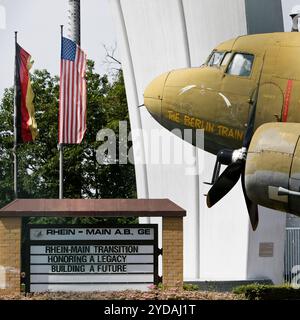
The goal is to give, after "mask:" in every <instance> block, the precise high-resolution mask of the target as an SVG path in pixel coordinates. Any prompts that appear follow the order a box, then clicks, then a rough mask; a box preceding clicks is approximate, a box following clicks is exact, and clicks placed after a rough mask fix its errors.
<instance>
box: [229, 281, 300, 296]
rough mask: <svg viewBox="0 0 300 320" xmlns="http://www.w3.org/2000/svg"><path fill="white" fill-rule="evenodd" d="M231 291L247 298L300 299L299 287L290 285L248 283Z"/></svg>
mask: <svg viewBox="0 0 300 320" xmlns="http://www.w3.org/2000/svg"><path fill="white" fill-rule="evenodd" d="M233 293H235V294H242V295H244V296H245V297H246V299H249V300H300V289H294V288H293V287H291V286H290V285H282V286H275V285H263V284H250V285H245V286H239V287H236V288H234V289H233Z"/></svg>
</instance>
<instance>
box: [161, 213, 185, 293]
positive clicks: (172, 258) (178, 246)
mask: <svg viewBox="0 0 300 320" xmlns="http://www.w3.org/2000/svg"><path fill="white" fill-rule="evenodd" d="M162 227H163V232H162V233H163V234H162V241H163V245H162V247H163V287H164V288H174V287H177V288H182V286H183V219H182V217H163V225H162Z"/></svg>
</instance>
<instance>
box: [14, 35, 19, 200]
mask: <svg viewBox="0 0 300 320" xmlns="http://www.w3.org/2000/svg"><path fill="white" fill-rule="evenodd" d="M17 42H18V31H15V77H14V148H13V156H14V198H15V199H18V154H17V149H18V137H17V95H18V93H17Z"/></svg>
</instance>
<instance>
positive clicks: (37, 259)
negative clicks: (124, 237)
mask: <svg viewBox="0 0 300 320" xmlns="http://www.w3.org/2000/svg"><path fill="white" fill-rule="evenodd" d="M90 257H91V256H89V255H86V256H79V257H78V260H76V256H71V258H72V259H73V260H70V258H69V259H68V256H63V257H61V256H55V255H36V256H31V257H30V263H37V264H39V263H52V264H66V263H68V261H69V263H89V262H90ZM92 257H93V259H94V260H93V261H94V262H95V263H97V261H98V256H92ZM125 257H126V263H137V262H139V263H153V255H151V256H150V255H126V256H125ZM59 261H61V262H59ZM99 263H101V262H99Z"/></svg>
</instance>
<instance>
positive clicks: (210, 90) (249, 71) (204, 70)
mask: <svg viewBox="0 0 300 320" xmlns="http://www.w3.org/2000/svg"><path fill="white" fill-rule="evenodd" d="M257 88H258V99H257V107H256V118H255V129H256V128H258V127H259V126H260V125H261V124H263V123H268V122H300V33H271V34H261V35H251V36H243V37H238V38H236V39H234V40H230V41H227V42H224V43H222V44H221V45H219V46H218V47H216V48H215V49H214V51H213V52H212V54H211V55H210V57H209V58H208V60H207V61H206V63H205V64H204V65H203V66H201V67H199V68H188V69H180V70H174V71H171V72H167V73H164V74H162V75H161V76H159V77H158V78H156V79H155V80H154V81H153V82H151V83H150V85H149V86H148V87H147V88H146V90H145V93H144V99H145V101H144V103H145V106H146V107H147V109H148V110H149V112H150V113H151V114H152V115H153V117H154V118H155V119H156V120H157V121H158V122H160V123H161V124H162V125H163V126H164V127H166V128H167V129H168V130H173V129H177V128H179V129H181V130H182V131H183V130H184V129H192V131H193V136H194V138H195V132H196V130H197V129H200V130H201V129H202V130H204V149H205V150H206V151H209V152H211V153H214V154H216V153H217V152H218V151H219V150H220V149H222V148H231V149H236V148H240V147H241V145H242V141H243V137H244V133H245V130H246V127H247V122H248V116H249V109H250V102H251V99H253V97H254V92H255V91H256V90H257ZM193 144H195V139H193Z"/></svg>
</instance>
